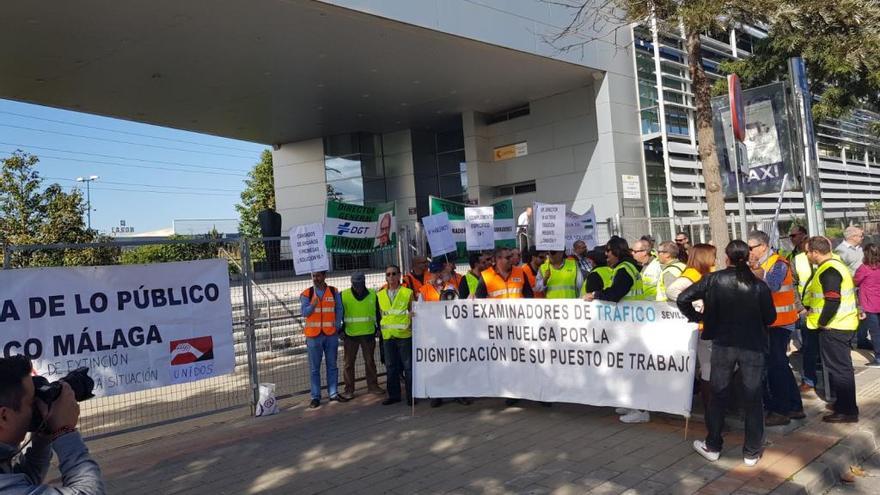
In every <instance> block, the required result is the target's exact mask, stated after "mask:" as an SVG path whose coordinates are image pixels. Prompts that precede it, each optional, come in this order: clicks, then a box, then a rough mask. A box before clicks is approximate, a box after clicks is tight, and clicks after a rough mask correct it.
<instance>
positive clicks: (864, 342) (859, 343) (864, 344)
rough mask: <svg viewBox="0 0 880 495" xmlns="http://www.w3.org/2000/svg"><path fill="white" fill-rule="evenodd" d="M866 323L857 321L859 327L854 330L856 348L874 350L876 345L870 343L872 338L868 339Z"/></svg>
mask: <svg viewBox="0 0 880 495" xmlns="http://www.w3.org/2000/svg"><path fill="white" fill-rule="evenodd" d="M867 323H868V322H867V321H865V320H859V327H858V328H857V329H856V347H858V348H859V349H876V347H874V346H876V344H874V343H873V342H872V341H873V339H874V336H873V335H872V336H871V339H870V340H869V339H868V335H869V333H870V332H869V329H868V325H867Z"/></svg>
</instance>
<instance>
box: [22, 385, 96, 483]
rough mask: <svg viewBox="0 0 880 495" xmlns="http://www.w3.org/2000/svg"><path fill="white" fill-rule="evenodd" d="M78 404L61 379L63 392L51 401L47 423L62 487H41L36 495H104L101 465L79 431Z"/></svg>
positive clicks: (68, 386) (68, 387) (70, 390)
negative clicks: (51, 435) (77, 428)
mask: <svg viewBox="0 0 880 495" xmlns="http://www.w3.org/2000/svg"><path fill="white" fill-rule="evenodd" d="M78 422H79V404H77V402H76V398H75V397H74V395H73V390H72V389H71V388H70V385H68V384H67V383H64V382H62V389H61V395H60V396H59V397H58V399H56V400H55V402H54V403H53V404H52V408H51V410H50V411H49V417H48V419H47V423H48V425H49V428H50V429H51V430H52V432H53V440H52V449H53V450H54V451H55V453H56V454H57V455H58V469H59V471H61V482H62V487H61V488H55V487H50V486H46V485H42V486H40V487H39V488H38V489H37V490H35V491H34V492H33V493H34V494H35V495H103V493H104V480H103V479H101V468H100V467H98V463H97V462H95V461H94V460H93V459H92V457H91V456H90V455H89V449H88V448H86V444H85V442H84V441H83V439H82V437H81V436H80V434H79V432H78V431H76V424H77V423H78Z"/></svg>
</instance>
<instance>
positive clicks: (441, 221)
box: [422, 211, 456, 256]
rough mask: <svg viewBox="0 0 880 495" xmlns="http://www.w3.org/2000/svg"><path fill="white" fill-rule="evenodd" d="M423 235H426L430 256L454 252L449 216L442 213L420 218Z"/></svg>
mask: <svg viewBox="0 0 880 495" xmlns="http://www.w3.org/2000/svg"><path fill="white" fill-rule="evenodd" d="M422 224H423V225H424V226H425V233H426V234H427V235H428V245H430V246H431V256H440V255H441V254H446V253H451V252H454V251H455V250H456V247H455V239H454V238H453V237H452V227H450V225H449V215H447V213H446V212H445V211H444V212H442V213H437V214H436V215H431V216H427V217H424V218H422Z"/></svg>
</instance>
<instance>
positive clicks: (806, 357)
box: [798, 318, 819, 387]
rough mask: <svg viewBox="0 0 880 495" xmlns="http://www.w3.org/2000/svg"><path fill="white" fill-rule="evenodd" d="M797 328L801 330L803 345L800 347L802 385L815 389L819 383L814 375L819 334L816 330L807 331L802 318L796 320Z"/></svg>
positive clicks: (816, 375) (817, 359) (817, 360)
mask: <svg viewBox="0 0 880 495" xmlns="http://www.w3.org/2000/svg"><path fill="white" fill-rule="evenodd" d="M798 326H799V327H800V329H801V339H803V342H804V345H803V346H802V347H801V358H803V363H804V372H803V377H802V378H803V380H804V383H806V384H807V385H809V386H811V387H815V386H816V384H817V383H819V376H818V374H817V373H816V364H817V363H818V362H819V332H818V330H809V329H807V324H806V322H805V321H804V319H803V318H801V319H800V320H798Z"/></svg>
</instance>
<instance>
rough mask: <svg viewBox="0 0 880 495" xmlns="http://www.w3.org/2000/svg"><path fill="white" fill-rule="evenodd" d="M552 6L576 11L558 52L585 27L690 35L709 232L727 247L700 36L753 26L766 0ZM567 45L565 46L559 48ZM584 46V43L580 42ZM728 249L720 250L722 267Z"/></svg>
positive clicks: (578, 0)
mask: <svg viewBox="0 0 880 495" xmlns="http://www.w3.org/2000/svg"><path fill="white" fill-rule="evenodd" d="M547 1H548V3H551V4H554V5H561V6H565V7H568V8H569V9H571V11H572V14H573V15H572V21H571V23H570V24H569V25H568V26H567V27H566V28H564V29H563V30H562V31H561V32H560V33H558V34H557V35H556V36H553V37H552V38H551V39H550V40H549V41H550V42H551V43H552V44H553V45H554V46H556V47H557V48H559V49H562V50H565V49H568V48H570V45H568V46H566V45H565V43H567V40H569V39H570V37H569V35H570V34H572V33H574V32H578V31H580V30H581V28H582V27H586V28H587V29H586V31H588V32H590V31H599V32H601V31H607V30H608V29H609V28H610V29H611V30H612V31H616V30H618V29H622V28H628V26H629V25H630V24H631V23H639V24H646V25H650V24H651V21H652V20H656V21H657V23H658V25H659V27H660V29H661V30H664V31H668V32H676V31H678V29H679V26H681V27H683V29H684V34H685V36H684V37H685V50H686V52H687V59H688V69H689V72H690V77H691V91H692V92H693V94H694V106H695V108H696V111H695V121H696V128H697V129H696V130H697V140H698V143H699V144H698V149H697V151H698V154H699V159H700V162H701V164H702V171H703V179H704V180H705V183H706V204H707V207H708V210H709V230H710V233H711V237H712V240H713V241H714V243H715V245H717V246H722V247H723V246H726V245H727V243H728V242H729V240H730V236H729V233H728V231H727V222H726V219H725V205H724V192H723V190H722V187H721V172H720V166H719V161H718V153H717V151H716V146H715V133H714V130H713V127H712V106H711V101H710V100H711V91H712V84H711V82H710V80H709V78H708V76H707V75H706V71H705V70H704V68H703V57H702V41H701V39H700V35H701V34H703V33H707V32H717V31H724V30H727V29H728V28H729V26H730V25H731V24H732V23H735V22H740V21H754V20H755V19H756V16H755V13H756V12H760V11H759V10H757V9H756V6H757V5H758V4H760V3H761V1H765V0H558V1H557V0H547ZM614 34H615V35H614V36H613V37H612V36H611V35H610V34H606V35H604V36H603V35H600V36H598V37H595V38H590V39H589V40H588V41H586V43H589V42H592V41H594V40H595V39H598V38H599V37H604V38H606V39H617V38H618V36H617V35H616V32H615V33H614ZM560 43H562V45H560ZM578 44H581V43H578ZM723 252H724V250H723V249H721V250H719V262H720V261H721V258H722V257H723Z"/></svg>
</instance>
